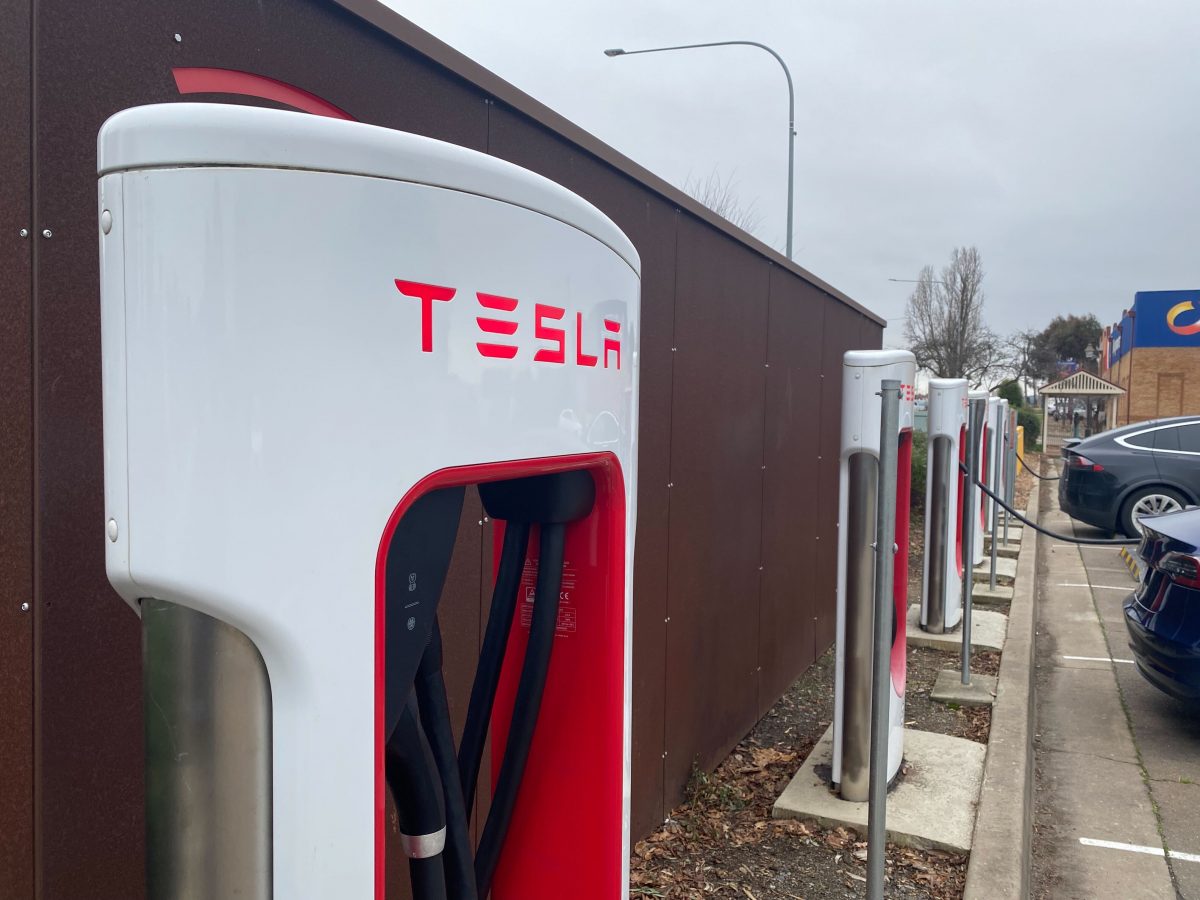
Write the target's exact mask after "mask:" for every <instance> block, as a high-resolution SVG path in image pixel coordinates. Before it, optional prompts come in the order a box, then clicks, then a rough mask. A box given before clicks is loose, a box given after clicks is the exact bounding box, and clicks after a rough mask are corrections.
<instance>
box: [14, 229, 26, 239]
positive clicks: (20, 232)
mask: <svg viewBox="0 0 1200 900" xmlns="http://www.w3.org/2000/svg"><path fill="white" fill-rule="evenodd" d="M17 234H19V235H21V237H23V238H27V237H29V229H28V228H22V229H21V230H20V231H18V232H17Z"/></svg>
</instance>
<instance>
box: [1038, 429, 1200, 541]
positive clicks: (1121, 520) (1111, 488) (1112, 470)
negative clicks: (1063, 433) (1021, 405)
mask: <svg viewBox="0 0 1200 900" xmlns="http://www.w3.org/2000/svg"><path fill="white" fill-rule="evenodd" d="M1062 456H1063V471H1062V478H1061V479H1059V482H1058V503H1059V506H1061V507H1062V509H1063V511H1064V512H1066V513H1067V514H1068V515H1070V516H1072V517H1073V518H1076V519H1079V520H1080V521H1081V522H1087V523H1088V524H1089V525H1095V526H1096V527H1097V528H1103V529H1105V530H1106V531H1112V532H1118V533H1124V534H1126V535H1128V536H1129V537H1137V535H1138V533H1139V530H1138V527H1137V524H1136V522H1137V520H1138V519H1140V518H1141V517H1142V516H1155V515H1161V514H1163V513H1168V512H1175V511H1176V510H1180V509H1183V508H1184V507H1185V506H1189V505H1192V504H1195V503H1198V502H1200V416H1181V417H1179V418H1174V419H1155V420H1152V421H1149V422H1138V423H1137V424H1136V425H1126V426H1125V427H1124V428H1116V429H1114V430H1112V431H1106V432H1104V433H1103V434H1097V435H1094V436H1093V437H1090V438H1085V439H1084V440H1082V441H1079V442H1078V443H1073V444H1070V445H1069V446H1066V447H1063V450H1062Z"/></svg>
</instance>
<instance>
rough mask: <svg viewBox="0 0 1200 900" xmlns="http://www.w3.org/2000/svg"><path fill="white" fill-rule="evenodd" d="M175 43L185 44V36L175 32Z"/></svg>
mask: <svg viewBox="0 0 1200 900" xmlns="http://www.w3.org/2000/svg"><path fill="white" fill-rule="evenodd" d="M175 43H177V44H182V43H183V35H182V34H180V33H179V32H178V31H177V32H175Z"/></svg>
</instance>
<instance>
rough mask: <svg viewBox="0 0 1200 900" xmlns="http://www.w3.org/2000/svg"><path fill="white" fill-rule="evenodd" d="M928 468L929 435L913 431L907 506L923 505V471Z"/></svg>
mask: <svg viewBox="0 0 1200 900" xmlns="http://www.w3.org/2000/svg"><path fill="white" fill-rule="evenodd" d="M928 468H929V435H928V434H927V433H925V432H924V431H914V432H913V436H912V496H911V497H909V500H908V502H909V506H924V505H925V471H926V469H928Z"/></svg>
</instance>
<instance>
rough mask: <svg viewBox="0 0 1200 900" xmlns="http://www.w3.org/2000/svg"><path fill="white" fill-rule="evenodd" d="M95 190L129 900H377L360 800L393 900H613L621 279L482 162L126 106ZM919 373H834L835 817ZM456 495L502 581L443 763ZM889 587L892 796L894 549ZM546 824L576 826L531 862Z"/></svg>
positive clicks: (936, 455)
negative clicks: (140, 771)
mask: <svg viewBox="0 0 1200 900" xmlns="http://www.w3.org/2000/svg"><path fill="white" fill-rule="evenodd" d="M99 174H100V183H99V219H100V230H101V236H100V258H101V300H102V341H103V379H104V416H105V503H106V519H107V538H108V540H107V557H106V563H107V570H108V575H109V578H110V580H111V582H112V583H113V585H114V586H115V587H116V589H117V590H118V591H119V592H120V593H121V595H122V596H123V597H124V598H125V599H126V601H127V602H128V603H129V605H130V606H131V607H132V608H133V609H134V610H135V611H136V612H137V613H138V614H139V615H140V616H141V618H142V627H143V635H144V671H145V677H144V691H145V704H146V709H147V733H146V765H147V824H148V831H147V834H148V846H147V856H148V869H147V878H148V895H149V896H150V897H151V900H157V898H165V897H178V896H203V897H226V896H228V897H232V896H239V897H245V898H248V900H265V898H269V897H275V896H279V897H288V898H299V900H304V898H325V897H333V896H345V897H366V896H374V897H376V898H377V900H384V898H385V897H386V887H385V879H384V870H385V861H386V845H387V842H386V841H385V837H386V834H387V831H388V809H389V799H390V800H391V802H392V804H393V805H394V808H395V816H396V821H397V822H398V826H399V832H400V846H401V847H402V848H403V850H404V853H405V854H406V856H407V857H408V859H409V866H410V872H411V880H412V885H413V892H414V895H415V896H416V897H417V898H418V900H441V898H449V900H473V898H476V897H479V898H483V897H488V896H491V897H494V898H497V900H506V898H528V897H566V896H570V897H576V898H583V900H587V898H613V897H616V896H620V895H622V894H623V893H624V892H625V891H627V889H628V857H629V796H630V780H629V775H630V772H629V766H630V707H631V702H630V699H631V698H630V683H631V681H630V677H629V665H630V656H631V634H632V632H631V623H632V554H633V536H634V524H635V520H636V509H635V497H636V478H637V465H636V460H637V455H636V450H637V438H636V433H637V417H638V399H637V398H638V393H637V387H638V377H637V369H638V361H637V347H638V333H639V283H640V271H639V260H638V257H637V254H636V251H635V250H634V248H633V246H632V245H631V244H630V242H629V241H628V240H627V239H626V237H625V236H624V235H623V234H622V233H621V232H620V231H619V230H618V229H617V228H616V226H615V225H614V224H613V223H612V222H610V221H609V220H608V219H607V218H605V217H604V216H603V215H602V214H600V213H599V212H598V211H597V210H595V209H594V208H593V207H591V206H590V205H588V204H586V203H585V202H583V201H582V200H580V199H579V198H578V197H575V196H574V195H572V194H570V193H569V192H567V191H565V190H564V189H562V188H560V187H558V186H556V185H554V184H552V183H551V182H548V181H546V180H545V179H542V178H540V177H538V176H535V175H533V174H531V173H529V172H527V171H525V170H522V169H519V168H517V167H515V166H511V165H508V164H505V163H503V162H500V161H498V160H496V159H494V158H492V157H489V156H485V155H481V154H478V153H473V152H471V151H467V150H464V149H462V148H459V147H454V146H450V145H447V144H443V143H440V142H437V141H432V140H427V139H423V138H417V137H414V136H412V135H405V134H401V133H397V132H394V131H390V130H386V129H379V128H373V127H371V126H366V125H361V124H357V123H349V122H342V121H336V120H331V119H322V118H317V117H311V116H303V115H299V114H292V113H283V112H275V111H269V110H261V109H250V108H245V107H238V106H227V105H221V106H210V105H203V104H172V105H169V106H162V107H145V108H140V109H134V110H127V111H125V112H123V113H120V114H118V115H117V116H115V117H113V118H112V119H110V120H109V122H108V123H106V125H105V126H104V129H103V130H102V132H101V134H100V139H99ZM915 375H916V365H915V359H914V357H913V355H912V354H911V353H908V352H906V351H852V352H850V353H848V354H846V357H845V359H844V365H843V410H842V433H841V448H842V449H841V456H840V464H839V486H840V496H839V533H838V582H837V598H838V601H837V669H836V688H835V690H836V704H835V717H834V718H835V721H834V758H833V780H834V782H835V784H837V785H839V787H840V790H841V793H842V796H843V797H845V798H846V799H850V800H865V799H866V797H867V790H868V784H869V759H868V745H869V740H870V726H871V716H870V702H871V666H872V619H873V616H874V614H875V611H876V610H875V603H876V598H875V596H874V576H875V565H876V562H875V560H876V554H875V548H874V544H875V529H876V516H877V513H878V509H877V506H876V503H877V487H878V485H879V483H880V480H881V476H882V475H883V474H884V473H883V472H881V469H880V433H879V422H880V411H881V401H880V389H881V384H882V382H883V381H884V380H886V379H894V380H896V381H898V382H899V383H900V384H901V385H902V387H901V398H900V414H899V419H898V425H897V431H898V433H897V445H898V453H897V459H896V462H895V465H896V473H895V474H896V476H897V491H896V521H895V541H896V544H897V545H898V547H900V548H905V547H907V546H908V544H909V538H910V534H909V527H910V523H909V509H910V491H911V465H912V449H913V448H912V436H913V424H914V415H913V412H914V410H913V406H914V404H913V400H914V396H913V386H914V382H915ZM930 388H931V390H930V420H929V421H930V448H931V450H930V462H929V472H930V475H929V478H928V480H927V486H926V497H925V500H926V509H927V510H928V515H927V517H926V527H927V535H926V541H927V546H928V547H929V548H930V552H929V553H928V554H927V558H926V565H925V571H924V580H923V584H924V589H923V596H922V613H921V624H922V627H924V628H928V629H929V630H931V631H945V630H949V629H953V628H954V627H956V626H957V625H958V624H959V622H960V621H961V618H962V606H961V603H960V600H959V594H958V592H957V590H956V586H957V583H958V581H959V580H960V579H961V577H962V574H963V569H964V566H965V565H967V559H966V557H969V558H970V560H971V561H972V562H973V561H977V560H979V559H982V550H983V541H982V531H983V528H982V527H981V528H979V529H977V530H976V531H977V534H979V540H978V542H977V543H976V544H975V545H974V546H972V547H970V548H965V549H964V547H963V544H962V541H961V534H962V522H963V517H964V515H970V516H979V517H980V524H981V526H983V525H984V524H985V523H986V521H987V519H988V516H989V513H988V511H987V509H986V508H985V506H984V504H983V503H982V502H979V503H977V504H976V505H975V507H973V508H972V509H971V510H964V509H963V507H962V502H961V498H962V495H963V477H962V475H961V471H960V465H961V462H962V460H963V458H964V457H963V448H964V447H965V445H966V437H967V436H966V427H967V422H966V404H967V398H968V396H972V397H973V396H974V394H973V393H971V394H968V392H967V386H966V382H965V381H961V380H957V381H956V380H944V379H937V380H935V381H934V382H933V383H931V385H930ZM996 410H997V412H996V414H995V415H994V416H991V417H989V424H988V429H989V431H988V436H987V437H985V441H984V444H985V447H988V446H995V443H994V442H995V441H997V440H1001V439H1002V435H1003V431H1004V422H1005V421H1006V420H1005V419H1004V418H1002V413H1001V411H1000V406H999V405H998V404H997V405H996ZM991 458H992V457H991V455H990V454H989V453H987V452H985V453H984V454H983V459H982V463H981V464H982V465H983V466H984V468H983V469H981V471H980V474H981V475H983V476H985V478H990V475H991V467H992V466H993V465H994V463H991V462H988V460H989V459H991ZM997 477H999V472H997ZM469 485H474V486H477V488H478V490H479V494H480V497H481V499H482V502H483V504H484V507H485V509H486V511H487V513H488V515H489V518H490V519H491V520H493V522H494V523H495V524H494V540H495V546H496V559H497V564H496V570H495V572H494V573H493V576H494V587H493V599H492V606H491V610H490V613H489V616H488V625H487V631H486V634H485V636H484V640H483V646H482V649H481V650H480V657H479V664H478V670H477V676H476V681H475V684H474V686H473V689H472V692H471V701H470V705H469V708H468V711H467V717H466V724H465V726H464V729H463V733H462V738H461V741H460V742H458V744H457V745H456V743H455V740H454V737H453V735H452V733H451V730H450V725H449V712H448V705H447V701H446V695H445V685H444V681H443V679H442V675H441V657H442V635H441V632H440V627H439V621H438V608H439V605H440V603H441V597H442V593H443V589H444V588H445V583H446V580H447V573H448V570H449V567H450V560H451V556H452V554H453V550H454V542H455V537H456V535H457V532H458V527H459V521H460V518H461V513H462V508H463V501H464V490H465V488H466V487H467V486H469ZM976 496H977V497H978V496H979V495H978V492H977V493H976ZM892 565H893V567H894V570H893V572H892V576H893V579H892V580H893V586H894V587H893V595H892V596H891V597H888V598H885V599H884V600H883V601H882V602H885V603H887V604H888V605H889V606H890V607H891V609H892V612H893V616H892V619H893V630H892V634H891V639H890V640H891V643H890V655H889V660H890V665H889V671H888V673H887V676H888V682H889V692H888V711H887V712H888V714H887V723H888V725H887V727H888V739H887V779H888V781H889V782H890V781H891V780H892V779H893V778H894V777H895V776H896V774H897V772H898V770H899V768H900V764H901V761H902V758H903V749H904V748H903V735H904V729H903V725H904V690H905V654H906V634H905V620H906V613H907V609H908V599H909V598H908V593H907V586H908V554H907V553H906V552H903V551H901V552H897V553H895V554H894V561H893V563H892ZM489 739H490V746H491V759H492V766H491V768H492V772H493V778H492V785H491V787H492V801H491V805H490V812H489V815H488V817H487V819H486V820H484V821H480V822H478V823H476V826H477V831H478V833H479V835H480V837H479V842H478V845H477V846H476V845H475V844H474V842H473V841H472V839H471V837H470V833H471V815H470V811H471V810H472V809H473V808H474V806H475V804H474V802H473V801H474V797H475V794H476V792H477V787H478V786H477V780H478V777H479V772H480V768H481V760H482V755H483V753H484V752H485V746H486V745H487V743H488V741H489ZM567 796H569V797H570V798H571V802H572V803H573V804H574V805H576V806H577V807H578V808H580V809H584V810H586V811H587V814H586V815H584V816H580V817H577V819H576V821H575V823H574V824H573V825H572V828H570V829H562V828H561V827H560V824H559V823H560V819H561V814H560V806H561V803H562V798H563V797H567Z"/></svg>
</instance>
